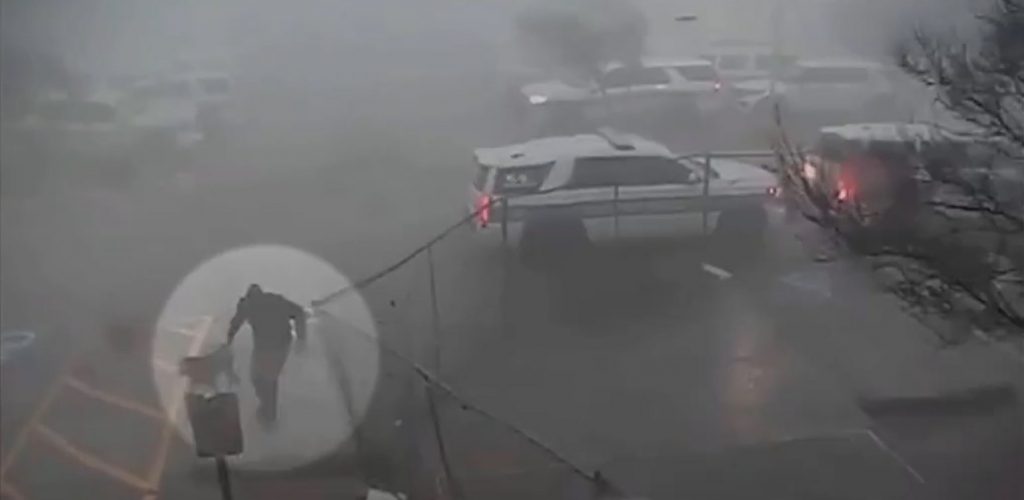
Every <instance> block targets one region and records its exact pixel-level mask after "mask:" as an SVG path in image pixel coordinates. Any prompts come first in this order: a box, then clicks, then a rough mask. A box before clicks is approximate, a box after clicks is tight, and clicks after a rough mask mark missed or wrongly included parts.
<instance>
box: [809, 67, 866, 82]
mask: <svg viewBox="0 0 1024 500" xmlns="http://www.w3.org/2000/svg"><path fill="white" fill-rule="evenodd" d="M869 78H870V73H869V71H868V70H867V68H858V67H805V68H803V69H802V70H800V71H799V72H798V73H797V75H796V78H795V79H796V81H797V82H800V83H862V82H866V81H868V79H869Z"/></svg>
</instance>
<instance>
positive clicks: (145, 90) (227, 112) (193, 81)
mask: <svg viewBox="0 0 1024 500" xmlns="http://www.w3.org/2000/svg"><path fill="white" fill-rule="evenodd" d="M233 86H234V85H233V82H232V79H231V78H230V76H229V75H228V74H227V73H223V72H212V71H205V72H189V73H182V74H179V75H174V76H165V77H159V78H151V79H148V80H145V81H141V82H138V83H136V84H135V85H134V86H133V87H132V89H131V91H130V96H131V98H132V100H133V102H134V104H135V106H136V109H137V110H139V111H140V112H142V113H149V114H153V115H155V116H161V117H164V118H165V119H184V118H185V117H188V116H194V119H195V120H196V121H197V122H198V125H199V128H200V130H201V131H202V132H203V135H204V136H206V137H207V138H210V137H217V136H219V135H222V134H223V133H225V131H226V130H227V129H228V128H229V127H230V126H231V125H232V124H233V123H234V122H236V121H237V117H236V116H235V114H236V113H235V109H234V105H233V102H232V90H233Z"/></svg>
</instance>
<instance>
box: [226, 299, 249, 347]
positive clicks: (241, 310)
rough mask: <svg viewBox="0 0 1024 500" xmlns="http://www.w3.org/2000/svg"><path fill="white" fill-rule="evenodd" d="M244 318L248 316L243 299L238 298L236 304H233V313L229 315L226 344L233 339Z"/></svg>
mask: <svg viewBox="0 0 1024 500" xmlns="http://www.w3.org/2000/svg"><path fill="white" fill-rule="evenodd" d="M246 319H248V318H247V315H246V314H245V299H239V300H238V305H237V306H235V315H234V316H232V317H231V325H230V326H228V344H230V343H231V342H232V341H233V340H235V334H236V333H238V329H239V328H241V327H242V324H243V323H245V321H246Z"/></svg>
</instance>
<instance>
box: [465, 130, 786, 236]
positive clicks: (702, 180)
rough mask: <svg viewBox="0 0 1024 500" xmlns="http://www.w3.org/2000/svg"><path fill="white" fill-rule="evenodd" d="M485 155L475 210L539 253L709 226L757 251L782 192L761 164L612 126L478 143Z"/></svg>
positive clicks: (488, 226)
mask: <svg viewBox="0 0 1024 500" xmlns="http://www.w3.org/2000/svg"><path fill="white" fill-rule="evenodd" d="M475 158H476V163H477V171H476V175H475V179H474V180H473V181H472V183H471V184H470V186H469V200H468V203H467V210H468V211H469V212H470V213H471V214H474V215H475V222H476V226H477V228H478V229H479V230H480V232H481V233H483V234H489V235H491V236H492V237H496V236H497V235H498V234H501V235H503V236H504V238H505V239H506V240H507V241H508V242H509V243H511V244H518V245H519V247H520V249H521V250H522V251H523V252H524V254H528V255H533V256H537V255H545V254H548V253H552V254H559V253H562V254H564V253H565V251H566V249H568V251H569V252H575V251H578V250H581V249H582V248H584V247H586V246H589V245H593V244H606V243H611V242H619V243H623V242H640V243H654V242H662V243H663V242H671V241H673V240H675V239H678V238H684V237H686V236H692V235H693V234H700V233H702V232H704V231H709V232H714V233H715V234H716V235H718V236H720V237H722V239H723V241H726V240H727V241H730V242H733V243H735V244H736V245H740V246H742V247H743V248H745V249H750V250H753V249H757V248H759V247H760V245H759V243H760V237H761V234H762V231H763V229H764V226H765V223H766V222H765V221H766V219H765V213H764V210H763V205H764V203H765V202H766V201H768V200H769V199H771V198H772V196H773V194H774V193H775V192H776V179H775V177H774V176H773V175H772V174H770V173H768V172H766V171H765V170H763V169H761V168H760V167H757V166H754V165H748V164H745V163H742V162H738V161H734V160H725V159H715V160H712V162H711V164H710V167H709V168H707V170H705V168H706V167H705V165H704V163H703V162H702V161H695V160H692V159H689V158H686V157H679V156H677V155H675V154H673V153H672V152H671V151H669V150H668V148H666V147H665V146H663V145H661V144H659V143H657V142H654V141H651V140H648V139H644V138H642V137H639V136H636V135H630V134H622V133H618V132H614V131H608V130H605V131H602V132H601V133H599V134H585V135H576V136H557V137H546V138H542V139H536V140H532V141H528V142H524V143H521V144H514V145H510V146H503V147H497V148H482V149H477V150H476V152H475ZM705 172H707V174H705Z"/></svg>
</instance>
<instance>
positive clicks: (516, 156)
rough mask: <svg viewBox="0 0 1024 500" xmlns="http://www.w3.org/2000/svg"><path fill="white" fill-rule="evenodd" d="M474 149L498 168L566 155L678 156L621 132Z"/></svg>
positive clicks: (561, 137)
mask: <svg viewBox="0 0 1024 500" xmlns="http://www.w3.org/2000/svg"><path fill="white" fill-rule="evenodd" d="M474 153H475V154H476V158H477V161H478V162H479V163H481V164H483V165H486V166H489V167H496V168H510V167H525V166H530V165H540V164H544V163H550V162H553V161H557V160H560V159H563V158H592V157H633V156H657V157H662V158H672V157H674V156H675V155H673V153H672V151H670V150H669V149H668V148H667V147H665V146H664V145H662V144H660V143H657V142H655V141H652V140H650V139H645V138H643V137H640V136H638V135H633V134H623V133H618V132H612V133H609V132H603V133H597V134H580V135H573V136H556V137H545V138H541V139H534V140H531V141H526V142H523V143H519V144H512V145H508V146H500V147H494V148H479V149H477V150H476V151H475V152H474Z"/></svg>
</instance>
